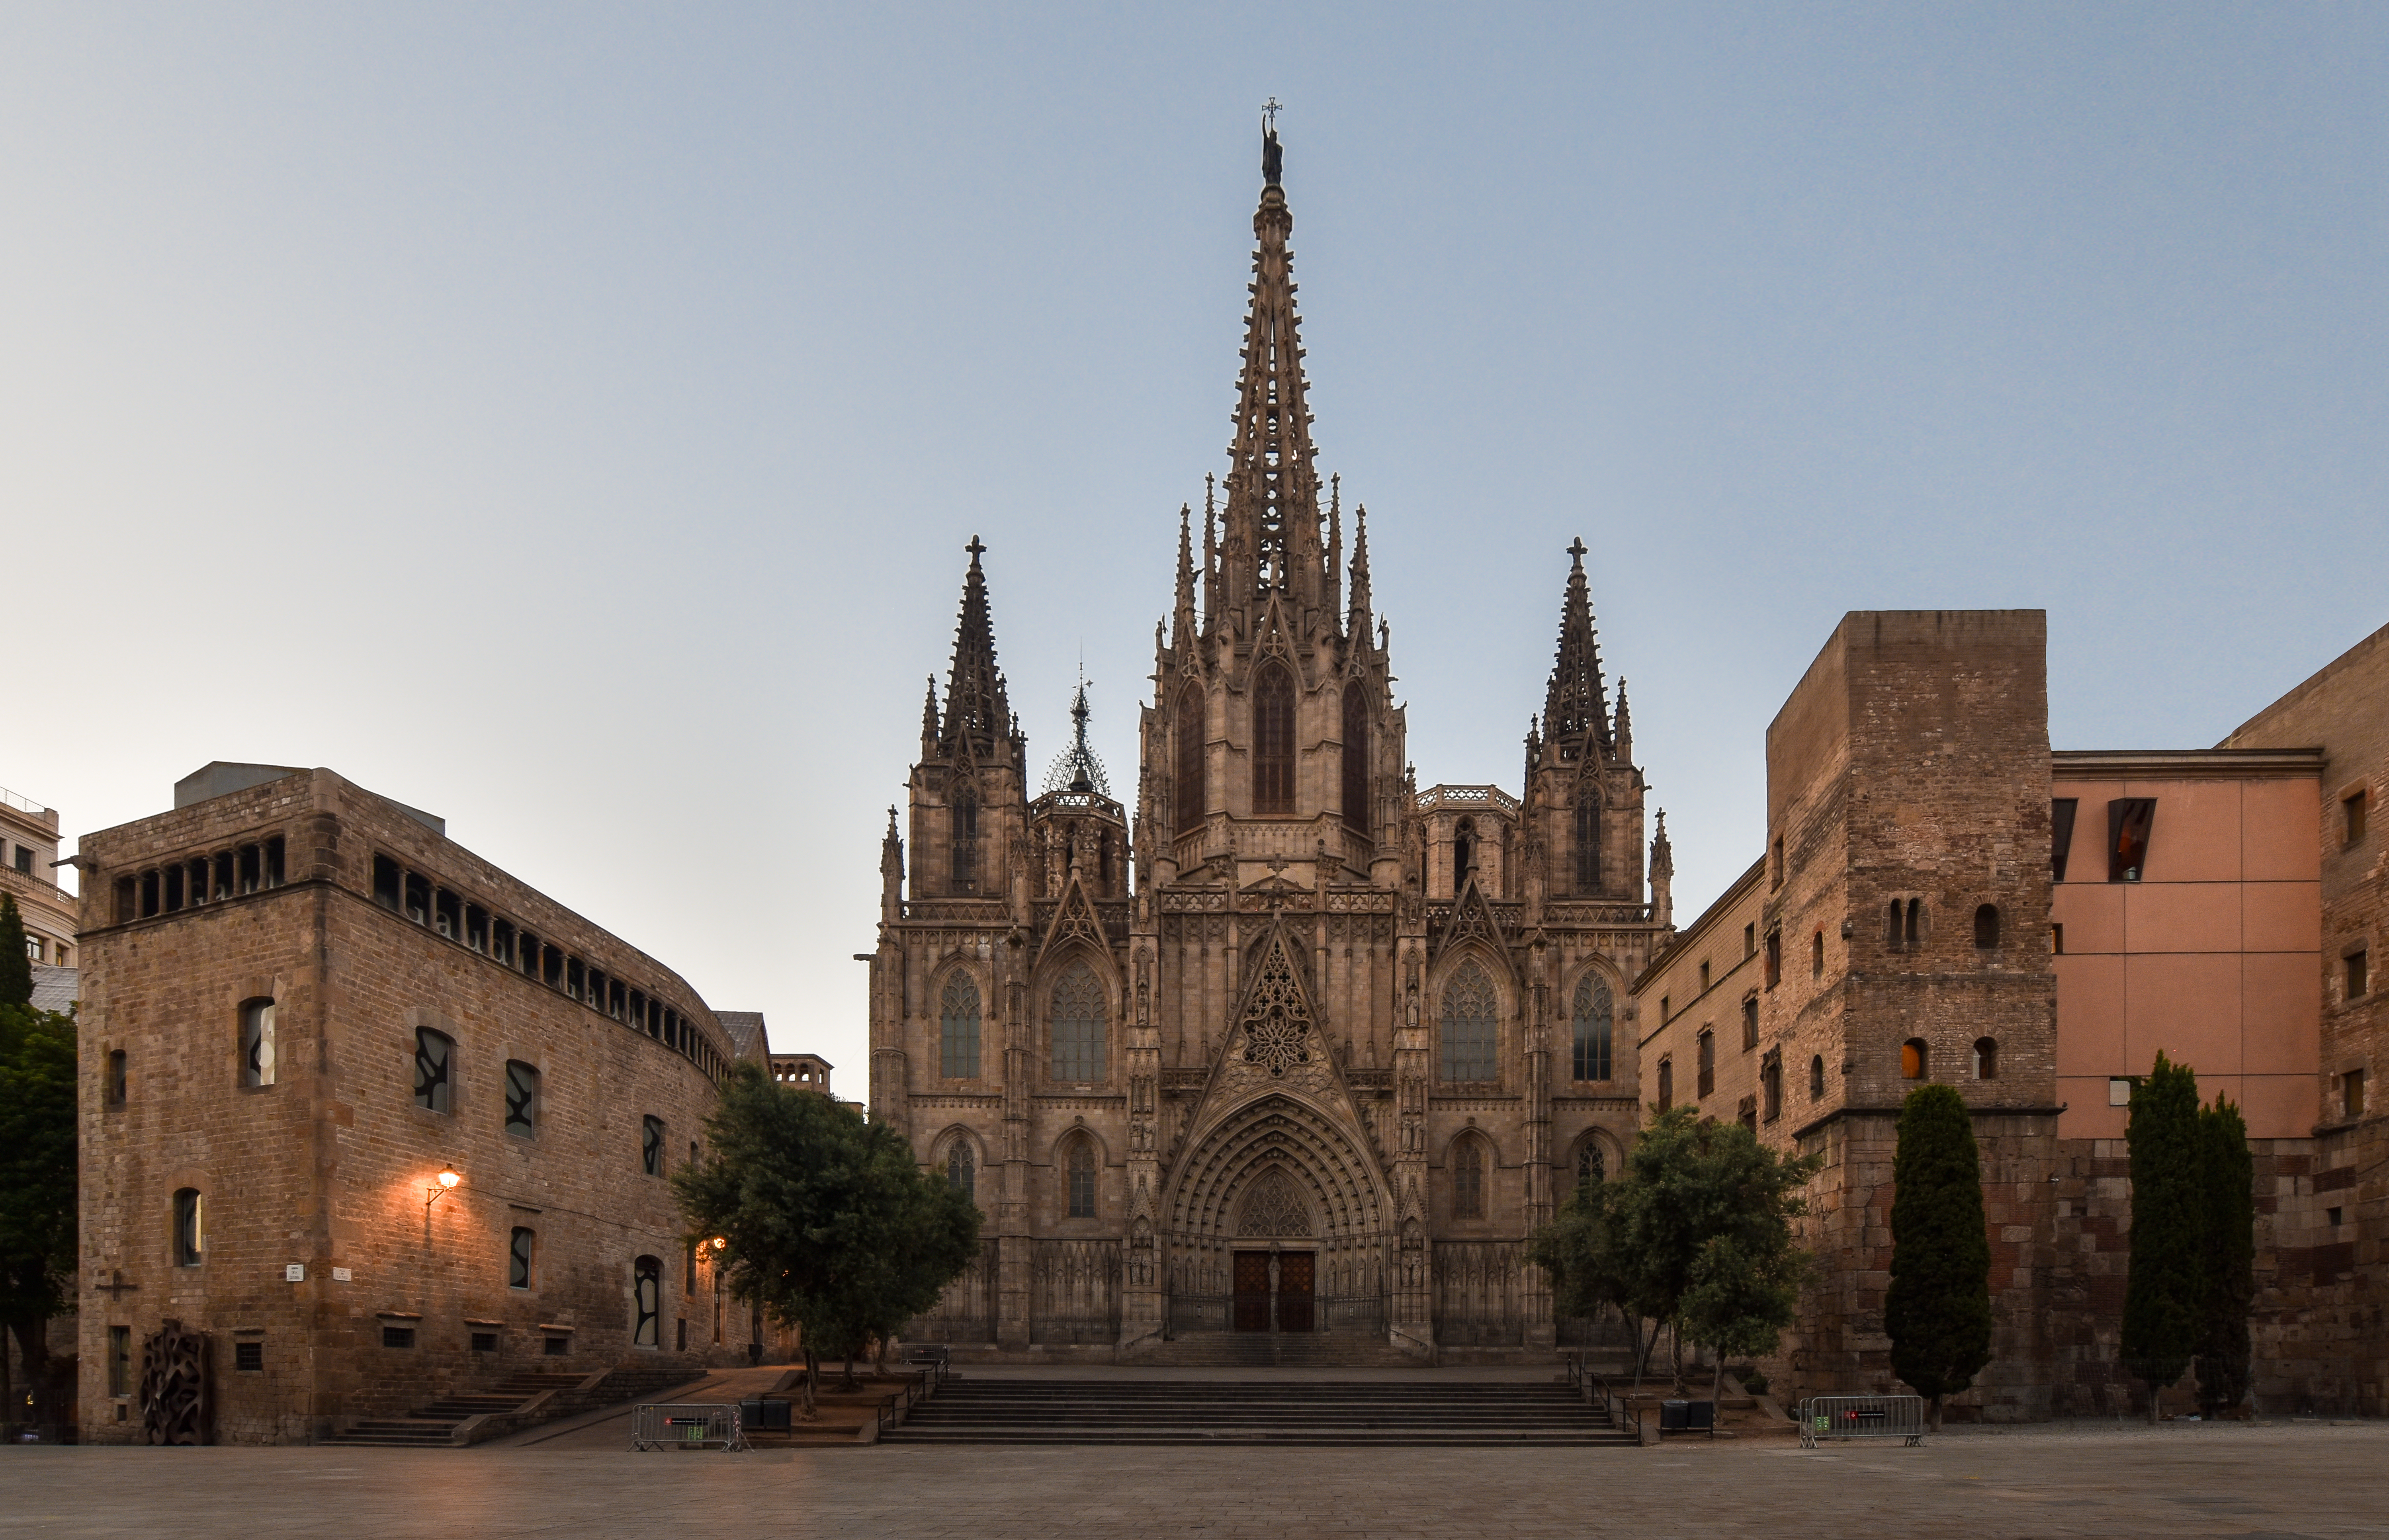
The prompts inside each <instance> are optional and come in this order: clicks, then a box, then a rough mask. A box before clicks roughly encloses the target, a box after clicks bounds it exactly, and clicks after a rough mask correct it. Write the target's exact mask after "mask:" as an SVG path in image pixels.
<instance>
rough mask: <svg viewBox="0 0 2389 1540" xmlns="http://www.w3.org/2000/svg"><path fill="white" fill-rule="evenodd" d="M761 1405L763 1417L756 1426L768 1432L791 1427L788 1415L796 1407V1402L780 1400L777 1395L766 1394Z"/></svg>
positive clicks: (785, 1430)
mask: <svg viewBox="0 0 2389 1540" xmlns="http://www.w3.org/2000/svg"><path fill="white" fill-rule="evenodd" d="M761 1405H762V1419H761V1420H760V1421H758V1422H757V1423H756V1424H755V1426H756V1427H758V1428H760V1429H762V1430H763V1431H764V1432H767V1433H768V1432H779V1433H785V1432H787V1431H788V1428H789V1421H788V1416H789V1413H790V1412H791V1411H792V1410H793V1409H794V1406H795V1403H793V1402H789V1401H783V1400H779V1399H777V1398H776V1397H771V1396H766V1397H765V1398H764V1399H763V1401H762V1403H761Z"/></svg>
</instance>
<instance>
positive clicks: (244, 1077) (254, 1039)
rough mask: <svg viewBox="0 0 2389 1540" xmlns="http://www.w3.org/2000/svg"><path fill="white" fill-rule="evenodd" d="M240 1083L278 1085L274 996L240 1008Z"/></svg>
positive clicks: (247, 1084)
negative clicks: (275, 1064) (275, 1055)
mask: <svg viewBox="0 0 2389 1540" xmlns="http://www.w3.org/2000/svg"><path fill="white" fill-rule="evenodd" d="M18 848H19V849H20V850H21V849H23V848H24V846H18ZM240 1083H241V1084H242V1085H244V1086H270V1085H272V1084H274V1002H273V1001H272V1000H270V999H253V1000H249V1001H247V1002H246V1003H244V1004H243V1005H242V1006H241V1008H240Z"/></svg>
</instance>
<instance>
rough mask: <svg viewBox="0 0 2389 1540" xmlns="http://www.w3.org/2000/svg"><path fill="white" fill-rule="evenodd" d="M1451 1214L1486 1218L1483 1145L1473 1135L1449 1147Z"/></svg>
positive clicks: (1458, 1216)
mask: <svg viewBox="0 0 2389 1540" xmlns="http://www.w3.org/2000/svg"><path fill="white" fill-rule="evenodd" d="M1451 1216H1452V1217H1453V1218H1455V1219H1482V1218H1484V1217H1485V1146H1484V1144H1483V1143H1482V1142H1481V1141H1479V1140H1477V1139H1475V1138H1472V1137H1463V1139H1461V1140H1460V1142H1459V1143H1457V1144H1455V1145H1453V1146H1452V1147H1451Z"/></svg>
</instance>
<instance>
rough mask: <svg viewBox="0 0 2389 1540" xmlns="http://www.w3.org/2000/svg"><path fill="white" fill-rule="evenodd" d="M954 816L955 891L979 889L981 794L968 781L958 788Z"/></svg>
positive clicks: (953, 806)
mask: <svg viewBox="0 0 2389 1540" xmlns="http://www.w3.org/2000/svg"><path fill="white" fill-rule="evenodd" d="M950 816H951V818H952V824H953V827H952V846H953V859H952V872H951V875H952V886H953V891H954V892H956V893H977V891H978V793H977V791H976V790H974V789H973V788H972V786H971V783H969V782H967V781H965V782H964V783H962V784H961V785H959V786H956V787H955V788H954V796H953V802H952V810H951V815H950Z"/></svg>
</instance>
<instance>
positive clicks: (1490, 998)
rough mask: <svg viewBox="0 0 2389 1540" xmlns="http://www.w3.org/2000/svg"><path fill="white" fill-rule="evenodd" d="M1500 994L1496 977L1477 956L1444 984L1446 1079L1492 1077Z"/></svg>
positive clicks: (1444, 1064) (1493, 1075) (1495, 1074)
mask: <svg viewBox="0 0 2389 1540" xmlns="http://www.w3.org/2000/svg"><path fill="white" fill-rule="evenodd" d="M1498 1002H1499V997H1497V996H1496V995H1495V994H1494V993H1493V980H1492V979H1491V978H1490V977H1489V976H1488V975H1487V974H1486V972H1485V969H1484V967H1483V965H1482V964H1480V963H1478V962H1477V961H1475V960H1474V959H1471V960H1470V961H1466V962H1463V963H1462V964H1461V965H1460V968H1459V970H1458V971H1457V972H1455V973H1454V974H1452V975H1451V982H1450V983H1449V984H1447V985H1445V986H1443V1077H1444V1078H1445V1079H1446V1080H1492V1079H1495V1078H1498V1075H1497V1073H1496V1071H1495V1069H1494V1067H1493V1043H1494V1025H1493V1022H1494V1012H1495V1011H1496V1010H1497V1009H1498Z"/></svg>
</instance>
